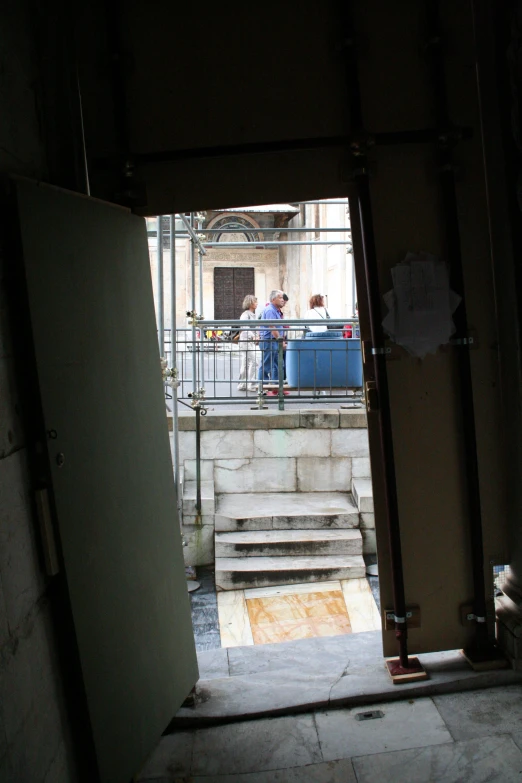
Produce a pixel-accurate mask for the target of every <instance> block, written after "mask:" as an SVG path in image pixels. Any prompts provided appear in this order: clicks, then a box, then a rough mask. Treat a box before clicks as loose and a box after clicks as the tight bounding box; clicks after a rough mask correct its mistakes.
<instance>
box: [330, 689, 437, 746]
mask: <svg viewBox="0 0 522 783" xmlns="http://www.w3.org/2000/svg"><path fill="white" fill-rule="evenodd" d="M372 710H374V711H376V712H378V713H380V715H381V717H378V718H375V719H373V720H362V721H361V720H359V719H358V718H359V717H360V716H361V714H363V713H364V712H365V711H364V710H361V708H360V707H355V708H353V709H351V710H328V711H326V712H318V713H317V715H316V725H317V733H318V735H319V742H320V743H321V750H322V753H323V758H324V760H325V761H333V760H334V759H339V758H349V757H352V756H364V755H366V754H369V753H384V752H388V751H392V750H404V749H407V748H419V747H423V746H425V745H440V744H442V743H444V742H452V737H451V734H450V733H449V731H448V729H447V728H446V725H445V723H444V721H443V720H442V718H441V716H440V715H439V713H438V712H437V708H436V707H435V705H434V704H433V702H432V700H431V699H428V698H424V699H422V698H421V699H408V700H407V701H406V700H405V701H399V702H396V703H393V702H385V703H382V704H374V705H372Z"/></svg>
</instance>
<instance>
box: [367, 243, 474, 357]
mask: <svg viewBox="0 0 522 783" xmlns="http://www.w3.org/2000/svg"><path fill="white" fill-rule="evenodd" d="M391 272H392V281H393V288H392V289H391V291H388V293H386V294H385V295H384V301H385V303H386V306H387V307H388V311H389V312H388V314H387V316H386V317H385V318H384V320H383V322H382V325H383V328H384V330H385V332H387V334H389V336H390V338H391V339H392V340H393V341H394V342H395V343H397V345H401V346H402V347H403V348H405V349H406V350H407V351H408V352H409V353H411V354H412V356H416V357H418V358H420V359H423V358H424V357H425V356H426V354H428V353H435V352H436V351H437V348H438V347H439V346H440V345H445V344H446V343H448V342H449V340H450V337H451V335H452V334H454V333H455V324H454V323H453V319H452V315H453V313H454V312H455V310H456V309H457V307H458V305H459V303H460V301H461V297H460V296H458V294H456V293H455V292H454V291H452V290H451V289H450V287H449V277H448V267H447V265H446V264H445V263H444V262H443V261H440V260H439V259H438V258H437V257H436V256H433V255H431V254H429V253H407V255H406V257H405V259H404V261H402V262H401V263H400V264H397V266H395V267H393V269H392V270H391Z"/></svg>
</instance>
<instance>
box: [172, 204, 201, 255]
mask: <svg viewBox="0 0 522 783" xmlns="http://www.w3.org/2000/svg"><path fill="white" fill-rule="evenodd" d="M190 215H191V217H190V223H189V221H188V220H187V218H186V217H185V215H183V214H182V213H179V215H178V217H179V218H180V220H181V221H182V222H183V224H184V226H185V228H186V229H187V231H188V233H189V234H190V237H191V239H192V241H193V242H195V243H196V245H197V246H198V248H199V250H200V252H201V253H203V255H204V256H205V255H206V254H207V253H206V250H205V248H204V247H203V245H202V244H201V241H200V238H199V237H198V235H197V234H196V232H195V231H194V213H193V212H191V213H190Z"/></svg>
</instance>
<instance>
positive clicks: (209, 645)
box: [189, 566, 221, 652]
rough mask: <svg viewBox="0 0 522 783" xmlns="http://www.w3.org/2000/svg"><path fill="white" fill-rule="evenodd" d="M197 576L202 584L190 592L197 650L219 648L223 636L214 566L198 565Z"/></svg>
mask: <svg viewBox="0 0 522 783" xmlns="http://www.w3.org/2000/svg"><path fill="white" fill-rule="evenodd" d="M196 576H197V581H198V582H199V584H200V586H199V588H198V589H197V590H195V591H194V592H193V593H189V596H190V608H191V613H192V628H193V629H194V641H195V642H196V651H197V652H201V651H203V650H215V649H219V648H220V647H221V636H220V633H219V618H218V607H217V598H216V585H215V580H214V568H213V567H211V566H204V567H199V566H198V568H197V569H196Z"/></svg>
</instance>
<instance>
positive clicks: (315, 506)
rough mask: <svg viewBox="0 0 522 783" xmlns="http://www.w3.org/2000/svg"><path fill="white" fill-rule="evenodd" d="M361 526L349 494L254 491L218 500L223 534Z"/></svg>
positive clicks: (219, 521)
mask: <svg viewBox="0 0 522 783" xmlns="http://www.w3.org/2000/svg"><path fill="white" fill-rule="evenodd" d="M358 526H359V512H358V510H357V507H356V505H355V504H354V502H353V499H352V496H351V495H350V494H349V493H348V492H267V493H262V492H255V493H245V494H234V495H218V496H217V498H216V531H220V532H225V531H234V530H291V529H295V528H299V529H300V530H316V529H319V528H325V529H336V528H341V529H349V528H355V527H358Z"/></svg>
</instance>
